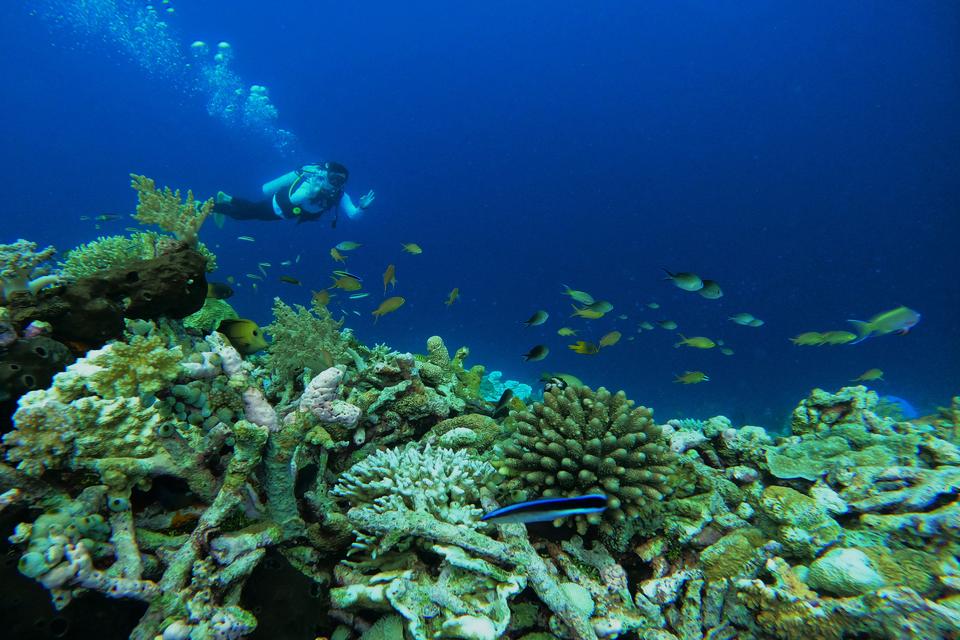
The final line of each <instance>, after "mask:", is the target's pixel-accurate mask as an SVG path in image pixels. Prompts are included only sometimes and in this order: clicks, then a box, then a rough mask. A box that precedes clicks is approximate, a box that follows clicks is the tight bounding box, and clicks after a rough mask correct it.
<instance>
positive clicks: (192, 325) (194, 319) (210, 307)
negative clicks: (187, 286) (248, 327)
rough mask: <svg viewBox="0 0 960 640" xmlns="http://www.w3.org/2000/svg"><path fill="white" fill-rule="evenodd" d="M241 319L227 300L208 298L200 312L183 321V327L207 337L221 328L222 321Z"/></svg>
mask: <svg viewBox="0 0 960 640" xmlns="http://www.w3.org/2000/svg"><path fill="white" fill-rule="evenodd" d="M239 317H240V316H238V315H237V312H236V311H235V310H234V308H233V307H232V306H230V303H229V302H227V301H226V300H219V299H217V298H207V299H206V300H205V301H204V303H203V306H202V307H200V310H199V311H197V312H196V313H192V314H190V315H189V316H187V317H186V318H184V319H183V326H185V327H187V328H188V329H196V330H197V331H199V332H200V333H202V334H204V335H206V334H208V333H210V332H211V331H214V330H215V329H216V328H217V327H218V326H220V322H221V321H222V320H235V319H237V318H239Z"/></svg>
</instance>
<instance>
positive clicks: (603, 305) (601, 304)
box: [585, 300, 613, 313]
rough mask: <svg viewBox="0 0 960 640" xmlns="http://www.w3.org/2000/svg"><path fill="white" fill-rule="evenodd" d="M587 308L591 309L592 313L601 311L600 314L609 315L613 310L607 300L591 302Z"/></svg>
mask: <svg viewBox="0 0 960 640" xmlns="http://www.w3.org/2000/svg"><path fill="white" fill-rule="evenodd" d="M585 308H586V309H590V310H591V311H599V312H600V313H607V312H609V311H612V310H613V305H612V304H610V303H609V302H607V301H606V300H597V301H596V302H591V303H590V304H588V305H587V306H586V307H585Z"/></svg>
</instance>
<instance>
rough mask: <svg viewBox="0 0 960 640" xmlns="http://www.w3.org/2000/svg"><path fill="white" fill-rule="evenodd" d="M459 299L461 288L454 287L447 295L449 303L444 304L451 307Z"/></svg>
mask: <svg viewBox="0 0 960 640" xmlns="http://www.w3.org/2000/svg"><path fill="white" fill-rule="evenodd" d="M459 297H460V287H454V288H453V290H451V291H450V293H449V295H447V301H446V302H444V303H443V304H445V305H447V306H448V307H449V306H450V305H452V304H453V303H454V302H456V301H457V298H459Z"/></svg>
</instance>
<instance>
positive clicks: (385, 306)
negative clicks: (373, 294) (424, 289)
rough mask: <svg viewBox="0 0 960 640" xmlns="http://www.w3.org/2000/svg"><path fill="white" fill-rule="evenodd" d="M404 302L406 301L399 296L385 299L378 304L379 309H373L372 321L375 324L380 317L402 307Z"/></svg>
mask: <svg viewBox="0 0 960 640" xmlns="http://www.w3.org/2000/svg"><path fill="white" fill-rule="evenodd" d="M404 302H406V300H404V299H403V298H401V297H400V296H393V297H391V298H387V299H386V300H384V301H383V302H381V303H380V306H379V307H377V308H376V309H374V311H373V318H374V319H373V321H374V322H376V321H377V319H378V318H380V316H383V315H386V314H388V313H391V312H393V311H396V310H397V309H399V308H400V307H402V306H403V303H404Z"/></svg>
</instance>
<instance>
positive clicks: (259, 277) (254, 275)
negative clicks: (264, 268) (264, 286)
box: [247, 273, 263, 280]
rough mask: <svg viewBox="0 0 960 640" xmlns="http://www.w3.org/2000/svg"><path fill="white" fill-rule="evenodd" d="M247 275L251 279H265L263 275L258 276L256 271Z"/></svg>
mask: <svg viewBox="0 0 960 640" xmlns="http://www.w3.org/2000/svg"><path fill="white" fill-rule="evenodd" d="M247 277H248V278H250V279H251V280H263V276H258V275H257V274H255V273H248V274H247Z"/></svg>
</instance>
